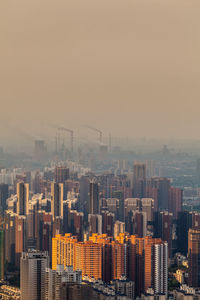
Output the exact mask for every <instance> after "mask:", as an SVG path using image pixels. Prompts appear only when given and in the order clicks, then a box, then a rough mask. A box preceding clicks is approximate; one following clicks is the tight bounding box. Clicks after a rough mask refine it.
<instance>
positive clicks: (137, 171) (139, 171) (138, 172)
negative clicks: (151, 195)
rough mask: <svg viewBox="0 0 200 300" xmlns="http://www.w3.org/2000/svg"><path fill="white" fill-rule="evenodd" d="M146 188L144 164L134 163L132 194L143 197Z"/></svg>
mask: <svg viewBox="0 0 200 300" xmlns="http://www.w3.org/2000/svg"><path fill="white" fill-rule="evenodd" d="M145 188H146V165H145V164H143V163H138V162H136V163H134V166H133V195H134V197H136V198H144V197H145Z"/></svg>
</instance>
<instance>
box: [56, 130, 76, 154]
mask: <svg viewBox="0 0 200 300" xmlns="http://www.w3.org/2000/svg"><path fill="white" fill-rule="evenodd" d="M58 130H59V131H65V132H69V133H70V140H71V141H70V143H71V152H72V153H73V151H74V131H73V130H71V129H68V128H65V127H59V128H58Z"/></svg>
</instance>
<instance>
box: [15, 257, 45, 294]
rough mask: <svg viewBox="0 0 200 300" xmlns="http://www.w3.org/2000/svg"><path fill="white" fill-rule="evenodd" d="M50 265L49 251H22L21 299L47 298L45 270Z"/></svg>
mask: <svg viewBox="0 0 200 300" xmlns="http://www.w3.org/2000/svg"><path fill="white" fill-rule="evenodd" d="M48 267H49V256H48V253H47V252H37V251H29V252H22V255H21V261H20V288H21V300H44V299H45V271H46V268H48Z"/></svg>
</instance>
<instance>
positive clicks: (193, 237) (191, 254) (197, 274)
mask: <svg viewBox="0 0 200 300" xmlns="http://www.w3.org/2000/svg"><path fill="white" fill-rule="evenodd" d="M199 257H200V230H194V229H190V230H189V232H188V263H189V278H188V283H189V285H190V286H192V287H196V288H197V287H199V286H200V259H199Z"/></svg>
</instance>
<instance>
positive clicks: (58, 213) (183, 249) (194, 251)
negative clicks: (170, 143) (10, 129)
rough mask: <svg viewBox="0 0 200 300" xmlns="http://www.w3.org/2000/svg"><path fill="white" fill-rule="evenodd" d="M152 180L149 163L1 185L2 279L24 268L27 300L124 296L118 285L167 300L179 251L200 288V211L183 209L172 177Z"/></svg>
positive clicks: (49, 172) (60, 172)
mask: <svg viewBox="0 0 200 300" xmlns="http://www.w3.org/2000/svg"><path fill="white" fill-rule="evenodd" d="M150 173H151V172H150ZM146 174H147V170H146V164H143V163H135V164H134V168H133V173H130V174H129V173H128V174H125V175H114V174H103V175H96V176H95V175H94V174H92V173H88V174H87V175H84V176H79V174H76V173H73V174H71V173H70V171H69V168H67V167H65V166H55V168H51V169H44V170H43V172H41V171H37V172H22V173H20V174H16V175H15V177H14V183H13V185H9V184H3V183H2V184H0V210H1V216H2V219H1V221H2V223H1V230H0V272H1V278H2V279H4V278H6V276H7V275H6V274H7V269H8V266H12V267H13V268H14V270H15V272H16V271H17V270H20V274H21V275H20V280H21V299H61V298H59V297H61V296H60V295H59V293H60V291H61V290H62V289H63V295H64V294H66V295H67V293H68V294H70V293H73V292H74V293H76V292H77V293H78V292H80V293H83V294H84V293H86V294H87V293H88V294H91V295H92V296H91V297H93V298H91V299H95V298H94V297H95V296H94V294H93V293H96V294H98V295H99V294H101V293H100V290H103V291H104V292H103V294H106V293H107V294H108V295H107V296H109V294H110V297H115V296H116V297H117V295H118V294H119V295H120V293H119V291H117V290H116V289H115V288H113V286H115V284H114V282H116V281H119V282H120V284H122V282H125V283H126V284H127V288H128V284H129V285H130V286H131V287H132V290H134V293H132V298H131V299H134V298H135V297H147V294H148V293H149V291H150V290H151V291H153V294H154V295H164V297H167V295H168V267H169V266H170V264H171V263H172V262H173V257H174V254H175V253H177V252H180V253H181V254H182V255H187V254H188V263H189V269H188V271H187V272H188V282H187V283H188V285H189V286H192V287H196V288H197V287H199V286H200V276H199V270H200V263H199V259H198V257H199V254H200V213H197V212H189V211H183V209H182V200H183V194H182V190H181V189H179V188H174V187H173V186H171V182H170V180H169V179H167V178H163V177H151V178H150V177H147V176H146ZM5 261H6V269H5ZM178 274H179V276H180V272H179V273H177V275H176V276H178ZM122 278H123V280H122ZM83 282H84V284H83ZM86 282H87V283H86ZM33 283H34V284H33ZM95 286H96V292H95V288H94V287H95ZM97 286H98V288H97ZM122 286H123V289H125V288H124V285H122ZM97 290H98V292H97ZM125 290H126V289H125ZM64 291H65V292H64ZM106 291H107V292H106ZM35 293H36V294H37V295H36V294H35ZM151 293H152V292H151ZM151 293H150V294H151ZM122 294H123V293H121V296H122ZM145 295H146V296H145ZM31 297H32V298H31ZM45 297H46V298H45ZM66 297H68V296H66ZM124 297H128V296H127V295H126V292H124ZM148 297H150V296H148ZM63 299H68V298H63ZM97 299H98V298H97ZM102 299H103V298H102ZM120 299H121V298H120ZM127 299H128V298H127Z"/></svg>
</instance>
